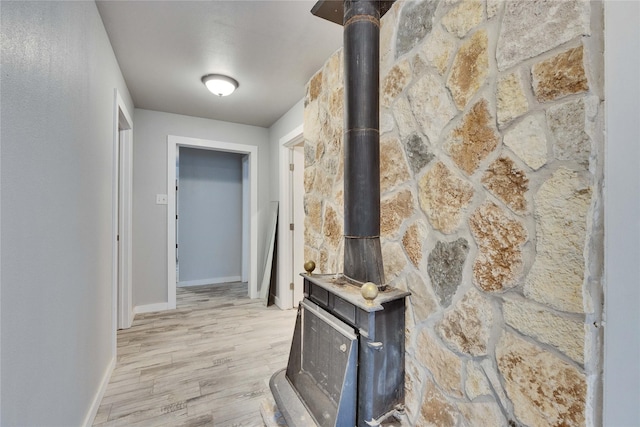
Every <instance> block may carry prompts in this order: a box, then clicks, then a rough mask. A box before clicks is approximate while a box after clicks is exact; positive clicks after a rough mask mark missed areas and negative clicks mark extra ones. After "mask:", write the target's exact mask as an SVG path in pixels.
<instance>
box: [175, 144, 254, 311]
mask: <svg viewBox="0 0 640 427" xmlns="http://www.w3.org/2000/svg"><path fill="white" fill-rule="evenodd" d="M178 146H180V147H190V148H200V149H204V150H214V151H224V152H228V153H240V154H246V155H248V158H249V193H250V195H249V199H250V201H249V212H250V214H249V216H250V220H249V243H250V244H249V260H248V263H249V277H248V282H249V292H248V293H249V298H257V297H258V280H257V277H258V263H257V260H258V147H256V146H254V145H245V144H237V143H232V142H221V141H211V140H208V139H199V138H189V137H185V136H176V135H169V136H168V137H167V196H168V197H167V203H168V205H167V267H168V268H167V278H168V279H167V306H168V307H167V308H168V309H174V308H176V152H177V151H178V150H177V149H178ZM244 182H245V180H243V184H244ZM244 209H245V207H243V210H244ZM243 227H244V226H243ZM243 246H244V245H243ZM243 253H245V252H244V249H243Z"/></svg>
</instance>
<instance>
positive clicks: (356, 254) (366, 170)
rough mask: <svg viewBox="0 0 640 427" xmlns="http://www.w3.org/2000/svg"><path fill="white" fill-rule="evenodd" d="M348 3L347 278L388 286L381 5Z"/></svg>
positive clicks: (359, 1) (349, 0) (368, 0)
mask: <svg viewBox="0 0 640 427" xmlns="http://www.w3.org/2000/svg"><path fill="white" fill-rule="evenodd" d="M381 3H384V2H380V1H376V0H345V1H344V4H343V8H344V21H343V25H344V67H345V69H344V75H345V115H346V117H345V131H344V275H345V276H346V277H347V278H349V279H354V280H355V281H358V282H373V283H375V284H377V285H378V287H381V288H383V287H384V269H383V263H382V250H381V247H380V130H379V78H380V77H379V76H380V16H381V9H380V4H381Z"/></svg>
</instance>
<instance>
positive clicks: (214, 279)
mask: <svg viewBox="0 0 640 427" xmlns="http://www.w3.org/2000/svg"><path fill="white" fill-rule="evenodd" d="M241 280H242V277H240V276H229V277H211V278H209V279H199V280H185V281H184V282H178V287H180V288H182V287H185V286H202V285H217V284H219V283H232V282H240V281H241Z"/></svg>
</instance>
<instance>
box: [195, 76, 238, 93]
mask: <svg viewBox="0 0 640 427" xmlns="http://www.w3.org/2000/svg"><path fill="white" fill-rule="evenodd" d="M202 83H204V85H205V86H206V87H207V89H209V91H210V92H211V93H212V94H214V95H218V96H227V95H231V94H232V93H233V91H234V90H236V89H237V88H238V82H237V81H236V80H235V79H232V78H231V77H227V76H223V75H222V74H207V75H206V76H203V77H202Z"/></svg>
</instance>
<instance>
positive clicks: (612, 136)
mask: <svg viewBox="0 0 640 427" xmlns="http://www.w3.org/2000/svg"><path fill="white" fill-rule="evenodd" d="M604 16H605V22H604V26H605V49H604V58H605V65H604V66H605V105H606V113H605V116H606V122H605V129H606V132H607V145H606V153H605V159H606V165H605V180H606V181H605V182H606V187H605V194H604V199H605V202H604V203H605V204H604V216H605V266H604V271H605V296H604V303H605V309H604V319H603V325H604V390H603V395H604V396H603V412H604V417H603V421H602V425H604V426H638V425H640V405H639V404H638V403H640V312H639V311H638V307H639V306H640V169H638V165H639V164H640V143H639V141H640V125H638V117H639V116H640V79H639V78H638V76H640V27H638V22H640V3H638V2H624V1H607V2H605V3H604ZM598 421H599V420H596V422H595V425H598V424H599V422H598Z"/></svg>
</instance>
